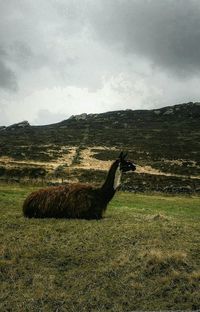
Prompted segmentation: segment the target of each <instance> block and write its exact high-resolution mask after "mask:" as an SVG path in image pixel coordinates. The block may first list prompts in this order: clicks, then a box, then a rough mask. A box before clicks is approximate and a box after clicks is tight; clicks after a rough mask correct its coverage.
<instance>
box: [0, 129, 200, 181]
mask: <svg viewBox="0 0 200 312" xmlns="http://www.w3.org/2000/svg"><path fill="white" fill-rule="evenodd" d="M83 138H84V140H83V141H82V143H81V145H80V146H76V147H75V146H74V147H71V146H69V147H68V146H63V155H62V157H60V158H58V159H56V160H54V161H50V162H43V161H33V160H19V161H18V160H15V159H13V158H11V157H6V156H2V157H0V166H1V165H2V166H5V167H7V168H14V167H15V168H16V167H43V168H45V169H47V170H50V171H52V170H55V169H56V168H57V167H58V166H62V165H67V166H68V167H69V168H71V169H85V170H89V169H93V170H104V171H107V170H109V168H110V166H111V164H112V161H103V160H98V159H96V158H95V157H94V156H95V154H97V153H98V152H97V151H95V152H94V150H99V151H105V150H113V151H114V150H117V149H116V148H115V147H111V148H108V147H104V146H93V147H88V148H84V143H85V141H86V140H87V131H86V132H85V134H84V136H83ZM66 150H67V153H65V152H64V151H66ZM77 158H78V161H77ZM75 160H76V161H75ZM136 173H139V174H142V173H146V174H152V175H163V176H169V177H170V176H171V177H179V178H189V176H185V175H180V174H173V173H166V172H162V171H160V170H158V169H154V168H152V167H151V166H137V169H136ZM190 178H191V179H200V176H190Z"/></svg>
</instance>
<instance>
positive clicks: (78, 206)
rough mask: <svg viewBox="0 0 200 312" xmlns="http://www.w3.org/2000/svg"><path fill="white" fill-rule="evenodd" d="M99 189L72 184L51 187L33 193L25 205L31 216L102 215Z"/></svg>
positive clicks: (25, 211) (72, 216)
mask: <svg viewBox="0 0 200 312" xmlns="http://www.w3.org/2000/svg"><path fill="white" fill-rule="evenodd" d="M97 192H98V191H97V190H96V189H94V188H93V187H91V186H88V185H82V184H71V185H65V186H58V187H49V188H46V189H41V190H39V191H37V192H33V193H31V194H30V195H29V196H28V197H27V198H26V200H25V201H24V205H23V213H24V216H25V217H29V218H32V217H34V218H48V217H49V218H51V217H52V218H53V217H54V218H86V219H89V218H91V214H92V217H95V214H96V216H97V218H99V217H101V215H100V212H99V209H98V206H99V200H98V196H97Z"/></svg>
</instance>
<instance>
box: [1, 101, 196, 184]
mask: <svg viewBox="0 0 200 312" xmlns="http://www.w3.org/2000/svg"><path fill="white" fill-rule="evenodd" d="M120 150H126V151H128V152H129V158H131V159H133V160H134V161H135V163H136V164H138V169H137V173H136V174H134V176H131V177H130V176H128V175H127V176H128V177H126V178H125V180H126V181H125V183H124V184H125V185H126V186H127V188H129V189H139V190H142V189H143V190H145V189H157V190H160V188H161V190H164V189H167V190H169V189H173V188H175V189H176V188H187V189H192V190H198V188H199V187H200V184H199V181H200V103H187V104H181V105H175V106H170V107H164V108H160V109H154V110H135V111H133V110H123V111H114V112H108V113H102V114H82V115H78V116H71V117H70V118H69V119H67V120H64V121H62V122H59V123H57V124H52V125H47V126H31V125H30V124H29V123H28V122H27V121H23V122H21V123H18V124H14V125H11V126H9V127H0V177H1V178H2V179H10V178H15V179H16V178H17V179H19V178H21V179H22V178H27V177H28V178H42V179H46V180H56V179H60V178H61V179H64V180H70V181H71V180H73V181H77V180H81V181H82V180H83V181H94V182H97V183H99V182H100V181H101V180H102V179H103V178H104V176H105V172H106V170H107V169H108V167H109V165H110V163H111V161H112V160H113V159H114V158H116V157H117V156H118V153H119V151H120ZM155 179H157V180H156V181H157V182H155ZM136 183H137V185H136ZM161 185H162V186H161Z"/></svg>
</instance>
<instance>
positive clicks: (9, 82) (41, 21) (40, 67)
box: [0, 0, 200, 125]
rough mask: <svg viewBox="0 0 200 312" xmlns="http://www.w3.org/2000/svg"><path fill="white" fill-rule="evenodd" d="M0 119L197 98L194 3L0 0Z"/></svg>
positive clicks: (198, 26)
mask: <svg viewBox="0 0 200 312" xmlns="http://www.w3.org/2000/svg"><path fill="white" fill-rule="evenodd" d="M0 39H1V40H0V42H1V46H0V114H1V117H0V124H1V125H7V124H10V123H14V122H18V121H21V120H24V119H26V120H29V122H30V123H32V124H48V123H52V122H57V121H60V120H63V119H66V118H68V117H69V116H70V115H72V114H79V113H83V112H87V113H94V112H103V111H108V110H116V109H127V108H130V109H138V108H140V109H143V108H144V109H146V108H147V109H148V108H154V107H160V106H164V105H174V104H177V103H182V102H187V101H198V100H199V98H200V90H199V87H198V86H199V82H200V58H199V55H200V2H199V1H198V0H165V1H162V0H132V1H130V0H109V1H106V0H101V1H100V0H81V1H75V0H74V1H73V0H48V1H47V0H43V1H42V2H39V0H37V1H31V0H26V1H25V0H7V1H1V2H0Z"/></svg>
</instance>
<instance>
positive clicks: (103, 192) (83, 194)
mask: <svg viewBox="0 0 200 312" xmlns="http://www.w3.org/2000/svg"><path fill="white" fill-rule="evenodd" d="M126 156H127V154H123V152H122V153H121V154H120V156H119V158H118V159H117V160H115V161H114V163H113V164H112V165H111V167H110V169H109V171H108V175H107V178H106V180H105V182H104V184H103V185H102V186H101V187H100V188H94V187H93V186H91V185H84V184H70V185H62V186H58V187H49V188H46V189H42V190H39V191H37V192H33V193H31V194H30V195H29V196H28V197H27V198H26V200H25V201H24V205H23V212H24V216H25V217H29V218H79V219H101V218H102V216H103V214H104V212H105V210H106V207H107V205H108V203H109V201H110V200H111V199H112V198H113V196H114V194H115V192H116V190H117V189H118V187H119V185H120V179H121V175H122V173H124V172H128V171H134V170H135V169H136V166H135V165H134V164H133V163H132V162H130V161H127V160H125V158H126Z"/></svg>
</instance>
